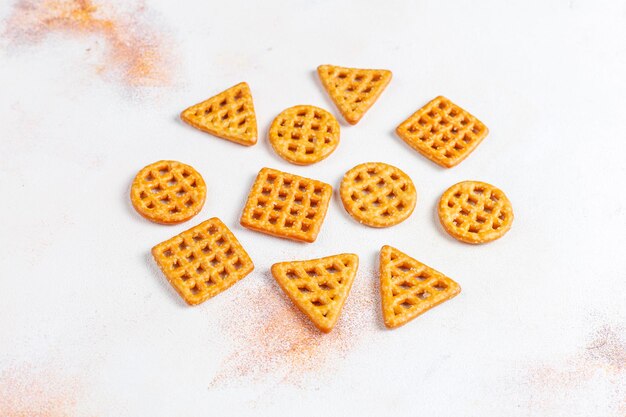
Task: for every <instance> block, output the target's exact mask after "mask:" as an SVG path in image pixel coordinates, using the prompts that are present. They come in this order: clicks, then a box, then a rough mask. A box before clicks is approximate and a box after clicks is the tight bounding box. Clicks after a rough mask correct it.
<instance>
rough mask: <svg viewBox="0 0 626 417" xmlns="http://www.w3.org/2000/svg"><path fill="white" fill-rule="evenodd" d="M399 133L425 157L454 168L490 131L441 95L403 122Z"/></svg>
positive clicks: (399, 127) (398, 129)
mask: <svg viewBox="0 0 626 417" xmlns="http://www.w3.org/2000/svg"><path fill="white" fill-rule="evenodd" d="M396 132H397V134H398V136H400V137H401V138H402V139H403V140H404V141H405V142H406V143H407V144H408V145H409V146H411V147H412V148H413V149H415V150H417V151H418V152H420V153H421V154H422V155H424V156H425V157H426V158H428V159H430V160H431V161H433V162H435V163H437V164H439V165H441V166H443V167H446V168H451V167H453V166H455V165H457V164H459V163H460V162H461V161H462V160H464V159H465V158H467V157H468V156H469V154H470V153H472V151H473V150H474V149H475V148H476V147H477V146H478V144H480V142H481V141H482V140H483V139H484V138H485V136H487V134H488V133H489V129H487V126H485V125H484V124H483V123H482V122H481V121H480V120H478V119H477V118H476V117H474V116H472V115H471V114H470V113H468V112H467V111H465V110H463V109H462V108H460V107H459V106H457V105H456V104H454V103H452V102H451V101H450V100H448V99H447V98H445V97H443V96H439V97H437V98H435V99H434V100H432V101H431V102H429V103H428V104H426V105H425V106H424V107H422V108H421V109H419V110H418V111H417V112H415V113H414V114H413V115H412V116H411V117H409V118H408V119H407V120H405V121H404V122H402V124H400V126H398V128H397V129H396Z"/></svg>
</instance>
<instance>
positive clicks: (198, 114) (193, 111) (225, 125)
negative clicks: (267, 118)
mask: <svg viewBox="0 0 626 417" xmlns="http://www.w3.org/2000/svg"><path fill="white" fill-rule="evenodd" d="M180 118H181V119H183V121H185V122H186V123H189V124H190V125H191V126H193V127H195V128H197V129H200V130H202V131H204V132H207V133H210V134H212V135H215V136H218V137H220V138H223V139H228V140H230V141H232V142H236V143H239V144H240V145H245V146H251V145H254V144H255V143H256V141H257V126H256V115H255V113H254V104H253V102H252V94H251V93H250V88H249V87H248V84H246V83H239V84H237V85H235V86H234V87H231V88H229V89H228V90H226V91H223V92H221V93H219V94H218V95H216V96H213V97H211V98H210V99H208V100H205V101H203V102H202V103H198V104H196V105H194V106H191V107H189V108H188V109H186V110H184V111H183V112H182V113H181V114H180Z"/></svg>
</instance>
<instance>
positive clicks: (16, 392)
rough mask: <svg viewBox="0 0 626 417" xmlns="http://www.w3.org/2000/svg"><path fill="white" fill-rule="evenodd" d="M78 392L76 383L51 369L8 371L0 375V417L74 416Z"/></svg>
mask: <svg viewBox="0 0 626 417" xmlns="http://www.w3.org/2000/svg"><path fill="white" fill-rule="evenodd" d="M78 392H79V386H78V383H77V382H76V381H73V380H71V379H68V378H61V377H60V376H59V374H58V372H56V371H53V370H51V369H44V370H40V369H34V368H32V367H30V366H26V365H23V366H19V367H14V368H8V369H5V370H4V371H2V372H0V416H2V417H70V416H75V415H76V413H75V411H76V398H77V395H78Z"/></svg>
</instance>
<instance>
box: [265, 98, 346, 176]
mask: <svg viewBox="0 0 626 417" xmlns="http://www.w3.org/2000/svg"><path fill="white" fill-rule="evenodd" d="M269 137H270V143H271V144H272V147H273V148H274V150H275V151H276V153H277V154H278V155H280V156H281V157H282V158H284V159H286V160H287V161H289V162H291V163H294V164H297V165H310V164H313V163H315V162H318V161H321V160H322V159H324V158H326V157H327V156H328V155H330V154H331V153H332V152H333V151H334V150H335V148H336V147H337V145H338V144H339V123H338V122H337V119H335V118H334V117H333V115H332V114H330V113H328V112H327V111H326V110H324V109H320V108H319V107H314V106H294V107H290V108H288V109H287V110H285V111H283V112H282V113H281V114H279V115H278V116H277V117H276V118H275V119H274V122H272V126H270V133H269Z"/></svg>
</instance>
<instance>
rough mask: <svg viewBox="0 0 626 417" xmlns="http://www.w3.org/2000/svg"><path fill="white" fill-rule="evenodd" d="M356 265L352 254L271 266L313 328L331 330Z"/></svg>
mask: <svg viewBox="0 0 626 417" xmlns="http://www.w3.org/2000/svg"><path fill="white" fill-rule="evenodd" d="M358 267H359V257H358V256H356V255H354V254H349V253H344V254H341V255H334V256H328V257H326V258H320V259H312V260H310V261H297V262H281V263H277V264H274V265H272V275H273V276H274V279H276V282H278V285H280V287H281V288H282V289H283V291H285V293H286V294H287V295H288V296H289V298H290V299H291V301H293V303H294V304H295V305H296V306H297V307H298V309H300V311H302V312H303V313H304V314H306V315H307V316H308V317H309V318H310V319H311V321H312V322H313V324H314V325H315V327H317V328H318V329H320V330H321V331H323V332H324V333H328V332H330V331H331V330H332V329H333V327H334V326H335V323H337V319H338V318H339V314H341V309H342V308H343V305H344V303H345V301H346V298H347V297H348V293H349V292H350V288H351V287H352V282H353V281H354V277H355V276H356V271H357V269H358Z"/></svg>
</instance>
